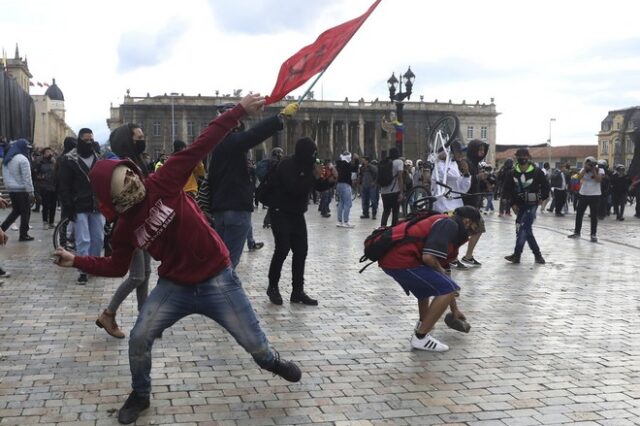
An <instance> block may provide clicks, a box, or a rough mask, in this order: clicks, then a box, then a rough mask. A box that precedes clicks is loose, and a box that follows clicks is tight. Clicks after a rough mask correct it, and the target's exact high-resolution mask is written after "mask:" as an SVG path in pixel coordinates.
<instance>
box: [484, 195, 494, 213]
mask: <svg viewBox="0 0 640 426" xmlns="http://www.w3.org/2000/svg"><path fill="white" fill-rule="evenodd" d="M485 210H486V211H489V210H491V211H494V210H495V209H494V208H493V194H491V195H487V206H486V207H485Z"/></svg>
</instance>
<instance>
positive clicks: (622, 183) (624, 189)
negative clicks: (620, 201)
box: [611, 172, 631, 198]
mask: <svg viewBox="0 0 640 426" xmlns="http://www.w3.org/2000/svg"><path fill="white" fill-rule="evenodd" d="M629 186H631V178H630V177H629V176H628V175H622V176H620V175H619V174H618V173H617V172H614V173H613V175H611V195H612V196H613V197H615V198H621V197H626V196H627V194H628V193H629Z"/></svg>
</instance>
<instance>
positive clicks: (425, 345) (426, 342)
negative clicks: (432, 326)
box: [411, 333, 449, 352]
mask: <svg viewBox="0 0 640 426" xmlns="http://www.w3.org/2000/svg"><path fill="white" fill-rule="evenodd" d="M411 346H412V347H413V348H414V349H419V350H421V351H429V352H445V351H448V350H449V346H447V345H445V344H444V343H442V342H441V341H439V340H437V339H435V338H433V337H431V335H430V334H427V335H426V336H424V337H423V338H422V339H418V336H416V335H415V333H414V334H413V337H412V338H411Z"/></svg>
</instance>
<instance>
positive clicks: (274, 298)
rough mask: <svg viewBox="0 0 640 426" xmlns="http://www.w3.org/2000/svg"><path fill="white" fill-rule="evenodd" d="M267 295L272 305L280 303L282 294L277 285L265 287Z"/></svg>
mask: <svg viewBox="0 0 640 426" xmlns="http://www.w3.org/2000/svg"><path fill="white" fill-rule="evenodd" d="M267 296H269V300H270V301H271V303H273V304H274V305H282V296H281V295H280V291H279V290H278V287H277V286H269V287H268V288H267Z"/></svg>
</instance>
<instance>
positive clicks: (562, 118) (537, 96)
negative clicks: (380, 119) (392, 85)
mask: <svg viewBox="0 0 640 426" xmlns="http://www.w3.org/2000/svg"><path fill="white" fill-rule="evenodd" d="M372 3H373V0H305V1H303V0H183V1H181V2H167V1H160V0H153V1H152V0H135V1H122V0H111V1H109V2H106V1H100V2H94V1H86V0H83V1H75V0H58V1H45V0H42V1H35V0H20V1H15V0H0V47H4V48H5V49H6V50H7V52H8V55H9V56H10V57H12V56H13V54H14V50H15V44H16V43H18V44H19V46H20V53H21V55H22V56H24V55H26V56H27V57H28V60H29V68H30V70H31V73H32V74H33V76H34V77H33V80H34V82H37V81H41V82H45V81H48V82H50V81H51V79H52V78H55V79H56V82H57V83H58V86H59V87H60V88H61V90H62V91H63V93H64V96H65V100H66V103H65V105H66V109H67V122H68V123H69V125H70V126H71V127H72V128H73V129H74V130H76V131H77V130H78V129H79V128H80V127H91V128H92V129H93V130H94V133H95V135H96V139H97V140H99V141H100V142H105V141H106V140H107V138H108V130H107V127H106V119H107V117H108V116H109V105H110V103H113V104H114V105H118V104H120V103H122V101H123V97H124V94H125V91H126V90H127V89H130V90H131V94H132V96H145V95H146V94H147V92H148V93H150V94H151V95H152V96H153V95H159V94H163V93H170V92H178V93H184V94H185V95H196V94H198V93H201V94H202V95H213V94H214V92H215V90H219V91H220V93H221V94H223V93H231V92H232V91H233V90H234V89H243V90H244V93H247V92H248V91H250V90H251V91H254V92H260V93H262V94H268V93H270V91H271V89H272V88H273V85H274V83H275V80H276V76H277V74H278V70H279V68H280V65H281V63H282V62H283V61H284V60H285V59H287V58H288V57H289V56H291V55H292V54H293V53H295V52H296V51H297V50H299V49H300V48H301V47H303V46H305V45H307V44H309V43H311V42H313V41H314V40H315V39H316V37H317V36H318V35H319V34H320V33H321V32H322V31H324V30H326V29H328V28H330V27H332V26H335V25H337V24H340V23H342V22H344V21H346V20H349V19H352V18H355V17H356V16H358V15H360V14H362V13H364V12H365V10H366V9H367V8H368V7H369V5H370V4H372ZM639 17H640V1H637V0H629V1H626V0H622V1H617V2H613V3H606V2H604V3H603V2H596V1H586V2H585V1H574V0H570V1H569V0H567V1H557V0H554V1H546V0H539V1H536V2H518V1H506V0H505V1H496V0H484V1H477V0H460V1H429V0H382V2H381V4H380V5H379V6H378V8H377V9H376V11H375V12H374V13H373V14H372V15H371V17H370V18H369V20H368V21H367V22H365V24H364V25H363V26H362V28H361V29H360V31H359V32H358V33H356V35H355V36H354V38H353V39H352V40H351V42H350V43H349V44H348V45H347V47H346V48H345V49H344V50H343V51H342V53H341V54H340V55H339V56H338V58H337V59H336V60H335V62H334V63H333V64H332V65H331V67H330V68H329V69H328V71H327V72H326V73H325V75H324V76H323V77H322V79H321V80H320V82H319V83H318V86H317V87H316V89H315V93H316V98H317V99H320V98H321V97H322V98H323V99H325V100H343V99H344V98H345V97H348V98H349V99H350V100H357V99H359V98H364V99H365V100H373V99H375V98H380V99H386V98H387V97H388V90H387V87H386V80H387V79H388V78H389V76H390V74H391V72H392V71H395V72H396V75H397V74H398V72H404V71H405V70H406V69H407V67H408V66H409V65H410V66H411V68H412V70H413V71H414V73H415V74H416V81H415V86H414V96H412V100H414V99H415V100H419V96H420V95H424V99H425V100H426V101H433V100H434V99H438V100H439V101H440V102H448V100H449V99H451V100H452V101H453V102H455V103H460V102H462V101H463V100H466V102H467V103H475V102H476V100H478V101H480V103H483V102H484V103H489V102H490V98H495V104H496V107H497V110H498V111H499V112H500V114H501V115H500V116H499V117H498V130H497V141H498V143H501V144H506V143H517V144H535V143H544V142H546V140H547V138H548V137H549V130H550V127H549V126H550V119H551V118H555V119H556V121H555V122H553V123H551V124H552V128H551V138H552V144H553V145H568V144H595V143H596V141H597V138H596V134H597V132H598V130H599V127H600V122H601V120H602V119H603V118H604V117H605V116H606V115H607V112H608V111H610V110H614V109H620V108H626V107H630V106H636V105H640V101H639V98H640V24H639V23H638V22H639V19H640V18H639ZM304 87H305V86H303V88H304ZM303 88H301V89H298V90H297V91H294V92H293V93H292V94H293V95H300V94H301V93H302V91H303V90H302V89H303ZM43 92H44V90H43V89H41V88H39V87H37V86H36V87H34V88H32V93H33V94H41V93H43Z"/></svg>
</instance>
